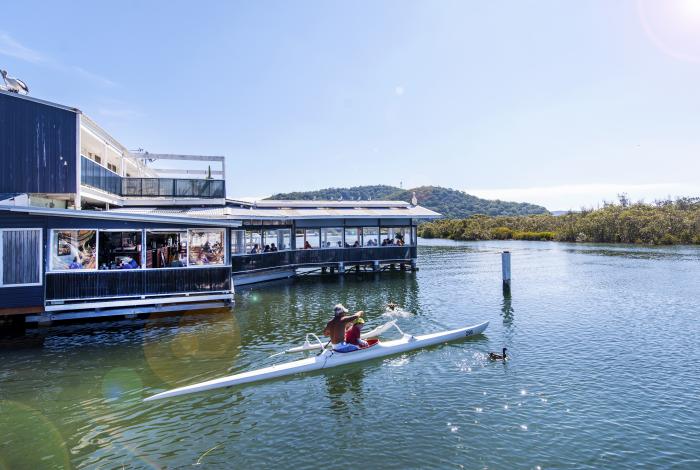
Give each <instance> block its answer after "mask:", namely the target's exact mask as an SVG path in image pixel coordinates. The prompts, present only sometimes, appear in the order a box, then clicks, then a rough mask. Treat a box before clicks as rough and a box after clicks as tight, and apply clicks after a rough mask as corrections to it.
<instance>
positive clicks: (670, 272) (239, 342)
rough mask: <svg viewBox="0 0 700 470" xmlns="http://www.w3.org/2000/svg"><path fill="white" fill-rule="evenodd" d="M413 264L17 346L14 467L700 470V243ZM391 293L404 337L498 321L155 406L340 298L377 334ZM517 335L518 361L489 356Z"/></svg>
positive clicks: (9, 415) (440, 255)
mask: <svg viewBox="0 0 700 470" xmlns="http://www.w3.org/2000/svg"><path fill="white" fill-rule="evenodd" d="M504 249H509V250H510V251H511V252H512V253H513V254H512V271H513V285H512V289H511V292H510V295H507V294H504V292H503V290H502V287H501V273H500V255H499V253H500V252H501V251H502V250H504ZM418 265H419V268H420V270H419V271H418V272H417V273H409V272H393V273H391V272H387V273H382V274H379V275H375V274H369V273H368V274H360V275H355V274H347V275H346V276H345V277H338V276H330V275H329V276H325V277H323V278H321V277H306V278H301V279H297V280H293V281H283V282H274V283H269V284H264V285H258V286H255V287H245V288H240V289H239V290H238V292H237V294H236V302H235V305H234V307H233V308H232V309H230V310H222V311H216V312H208V313H192V314H188V315H180V316H172V317H160V318H155V317H154V318H145V319H134V320H120V321H101V322H95V323H83V324H77V325H65V326H52V327H49V328H42V329H35V330H28V331H27V332H26V333H25V334H24V335H23V336H22V337H16V338H11V339H7V338H5V339H3V341H2V345H3V347H2V349H0V358H1V361H0V469H4V468H10V469H14V468H61V467H66V468H185V467H187V468H190V467H191V466H192V465H197V464H200V465H202V466H205V467H207V468H250V467H256V468H270V467H274V468H279V467H280V466H283V467H288V468H312V467H315V468H319V467H328V468H346V467H347V468H350V467H356V466H365V467H373V468H374V467H380V466H381V467H382V468H543V469H545V468H618V469H619V468H632V467H642V468H652V467H654V468H671V467H674V468H700V406H699V405H700V392H699V390H700V347H699V344H700V341H699V340H698V333H700V327H699V323H698V314H699V313H700V309H699V308H698V299H699V298H700V248H698V247H684V246H678V247H639V246H619V245H618V246H616V245H583V244H565V243H555V242H516V241H509V242H497V241H491V242H449V241H440V240H423V241H422V242H421V247H420V249H419V260H418ZM389 301H394V302H397V303H398V304H399V305H401V308H402V310H400V311H399V312H398V313H396V314H393V317H399V324H400V326H401V327H402V329H403V330H404V331H407V332H412V333H428V332H433V331H440V330H443V329H447V328H454V327H459V326H465V325H471V324H475V323H479V322H482V321H485V320H489V321H490V322H491V323H490V326H489V328H488V329H487V330H486V333H485V334H484V335H482V336H479V337H476V338H473V339H468V340H464V341H461V342H455V343H452V344H448V345H442V346H437V347H432V348H429V349H426V350H421V351H415V352H412V353H408V354H403V355H400V356H396V357H390V358H386V359H383V360H374V361H371V362H368V363H364V364H355V365H350V366H347V367H344V368H339V369H335V370H331V371H326V372H318V373H314V374H310V375H303V376H298V377H293V378H291V379H287V380H278V381H273V382H268V383H261V384H258V385H250V386H244V387H239V388H233V389H228V390H220V391H213V392H207V393H202V394H198V395H193V396H189V397H179V398H176V399H172V400H162V401H157V402H150V403H143V402H142V401H141V400H142V399H143V398H144V397H146V396H148V395H150V394H153V393H156V392H159V391H162V390H165V389H167V388H171V387H175V386H182V385H185V384H189V383H194V382H198V381H202V380H206V379H210V378H215V377H219V376H222V375H227V374H230V373H235V372H239V371H244V370H249V369H253V368H258V367H261V366H265V365H270V364H272V363H275V362H280V361H284V360H290V359H292V358H291V357H289V356H286V357H285V356H277V357H273V358H269V356H270V355H272V354H274V353H276V352H279V351H280V350H282V349H284V348H286V347H291V346H295V345H298V344H300V343H301V342H302V341H303V338H304V334H305V333H306V332H309V331H312V332H317V333H318V332H320V331H321V330H322V328H323V325H324V324H325V322H326V321H327V320H328V318H329V315H330V312H331V309H332V307H333V305H334V304H335V303H337V302H342V303H344V304H345V305H346V306H348V307H349V308H350V309H352V310H359V309H362V310H365V311H366V312H367V320H368V326H369V327H373V326H376V325H378V324H381V323H382V322H385V321H388V320H389V319H390V318H392V316H390V315H388V314H386V312H385V309H384V305H385V304H386V303H387V302H389ZM504 346H505V347H507V348H508V351H509V353H510V354H511V355H512V357H511V360H510V361H508V362H506V363H505V364H504V363H501V362H492V361H489V360H488V356H487V355H488V352H489V351H500V349H501V348H502V347H504ZM229 371H230V372H229Z"/></svg>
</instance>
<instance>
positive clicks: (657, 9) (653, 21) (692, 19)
mask: <svg viewBox="0 0 700 470" xmlns="http://www.w3.org/2000/svg"><path fill="white" fill-rule="evenodd" d="M637 10H638V12H639V19H640V22H641V24H642V27H643V28H644V32H645V33H646V35H647V37H648V38H649V40H650V41H651V42H652V43H653V44H654V45H655V46H656V47H657V48H658V49H659V50H661V51H663V52H664V53H665V54H667V55H669V56H671V57H674V58H676V59H679V60H684V61H689V62H700V0H664V1H657V0H637Z"/></svg>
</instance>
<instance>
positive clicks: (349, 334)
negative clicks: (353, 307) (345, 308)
mask: <svg viewBox="0 0 700 470" xmlns="http://www.w3.org/2000/svg"><path fill="white" fill-rule="evenodd" d="M363 326H365V319H364V318H362V317H360V318H358V319H357V320H355V321H354V322H353V324H352V326H351V327H350V328H349V329H348V330H346V331H345V342H346V343H348V344H354V345H355V346H358V347H360V348H368V347H369V343H367V341H365V340H364V339H362V338H360V335H361V334H362V327H363Z"/></svg>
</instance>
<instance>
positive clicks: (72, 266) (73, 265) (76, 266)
mask: <svg viewBox="0 0 700 470" xmlns="http://www.w3.org/2000/svg"><path fill="white" fill-rule="evenodd" d="M82 267H83V266H82V265H81V264H80V263H78V257H77V256H76V257H75V258H73V262H72V263H71V264H69V265H68V269H80V268H82Z"/></svg>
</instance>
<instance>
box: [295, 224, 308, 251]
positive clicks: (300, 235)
mask: <svg viewBox="0 0 700 470" xmlns="http://www.w3.org/2000/svg"><path fill="white" fill-rule="evenodd" d="M294 236H295V240H294V242H295V243H296V245H295V246H296V249H297V250H303V249H304V248H306V247H305V246H304V240H306V239H305V238H304V229H302V228H298V229H296V230H295V231H294Z"/></svg>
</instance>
